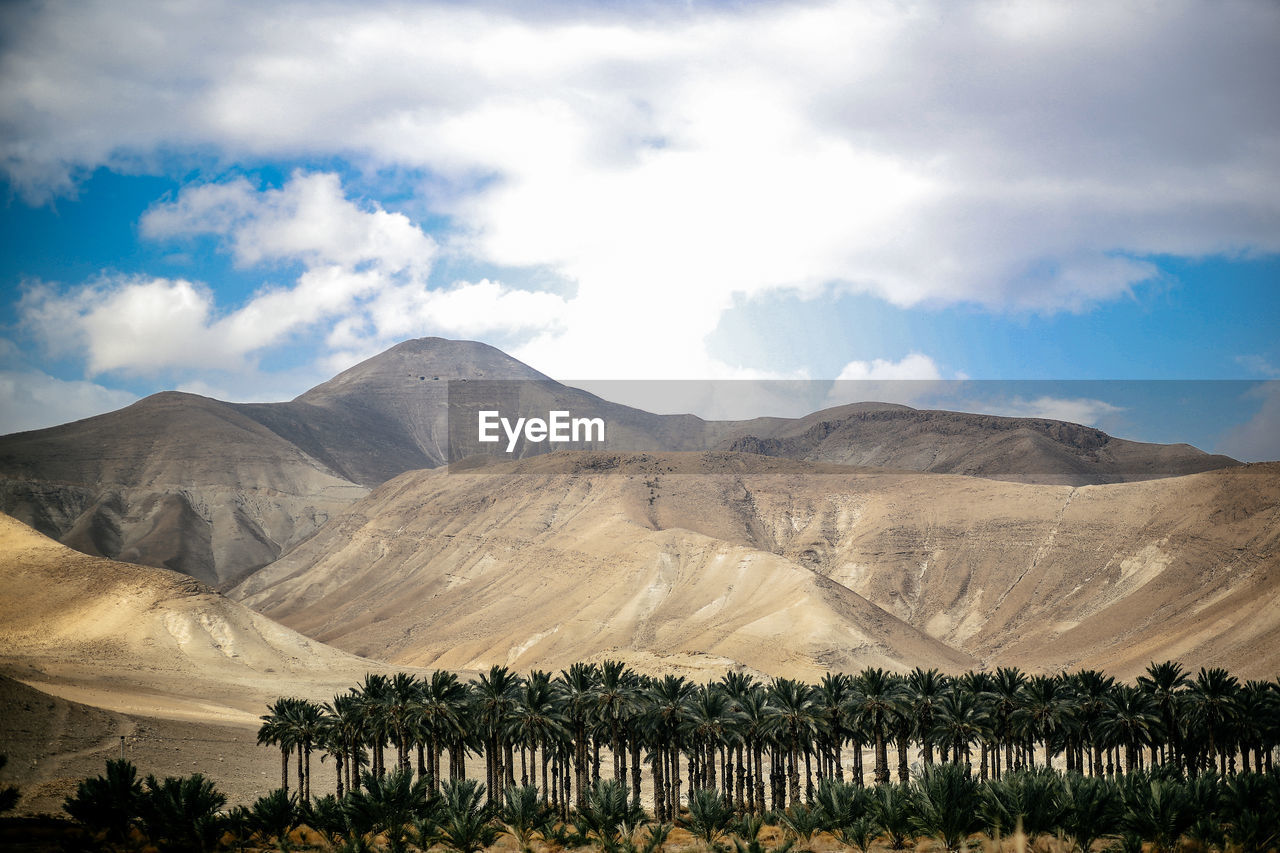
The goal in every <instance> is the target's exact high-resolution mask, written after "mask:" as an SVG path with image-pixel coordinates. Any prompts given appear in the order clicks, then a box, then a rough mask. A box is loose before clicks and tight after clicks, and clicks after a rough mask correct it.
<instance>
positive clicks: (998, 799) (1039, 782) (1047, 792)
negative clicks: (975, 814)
mask: <svg viewBox="0 0 1280 853" xmlns="http://www.w3.org/2000/svg"><path fill="white" fill-rule="evenodd" d="M1064 808H1065V806H1064V794H1063V791H1062V777H1061V776H1059V775H1058V774H1057V773H1056V772H1055V771H1053V770H1050V769H1049V768H1047V767H1046V768H1041V769H1039V770H1022V771H1018V772H1016V773H1010V774H1008V775H1006V776H1005V777H1004V778H1003V779H1001V780H999V781H993V782H988V783H987V784H986V785H984V786H983V788H982V807H981V812H982V818H983V821H984V822H985V823H986V825H987V828H988V832H990V834H991V836H992V837H993V838H995V839H997V840H999V838H1000V837H1001V836H1002V835H1005V834H1009V833H1012V832H1014V831H1015V830H1017V829H1019V828H1020V829H1021V830H1022V832H1023V833H1024V834H1025V835H1026V837H1027V841H1028V842H1029V843H1030V844H1031V845H1032V846H1034V845H1035V842H1036V838H1038V837H1039V836H1040V835H1043V834H1045V833H1050V832H1055V831H1057V829H1058V828H1059V826H1060V825H1061V824H1062V818H1063V811H1064Z"/></svg>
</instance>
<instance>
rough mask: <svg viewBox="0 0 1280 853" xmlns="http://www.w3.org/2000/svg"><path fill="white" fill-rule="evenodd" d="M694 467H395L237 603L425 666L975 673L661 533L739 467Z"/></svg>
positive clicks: (777, 570) (852, 601) (824, 593)
mask: <svg viewBox="0 0 1280 853" xmlns="http://www.w3.org/2000/svg"><path fill="white" fill-rule="evenodd" d="M704 458H705V457H702V456H693V457H685V456H679V455H675V456H648V455H642V456H632V457H618V456H614V455H610V454H584V455H577V454H573V455H568V456H563V455H557V456H554V457H539V458H537V459H533V460H527V461H525V462H521V463H515V464H514V465H508V464H493V465H490V466H485V467H481V468H478V469H475V470H471V471H467V472H457V473H448V472H447V471H445V470H436V471H424V472H413V473H410V474H405V475H403V476H401V477H398V478H396V479H395V480H393V481H391V482H390V483H388V484H386V485H385V486H383V487H381V488H380V489H378V490H376V491H375V493H374V494H373V495H372V496H371V497H370V498H369V499H368V500H366V501H363V502H361V503H360V504H358V505H357V506H356V507H355V508H353V510H352V511H351V512H350V513H348V514H346V515H344V516H342V517H341V518H339V519H336V520H335V521H334V522H331V523H330V524H329V525H328V526H326V527H325V528H324V529H323V530H322V531H321V532H320V533H319V534H317V536H316V537H315V538H313V539H312V540H310V541H308V542H307V543H306V544H305V545H304V546H302V547H300V548H298V549H296V550H295V551H294V552H292V553H291V554H290V555H288V556H287V557H286V558H284V559H282V560H280V561H278V562H276V563H274V564H272V565H271V566H269V567H267V568H266V569H264V570H262V571H260V572H258V573H256V574H254V575H253V576H252V577H250V578H249V579H248V580H247V581H246V582H245V583H244V584H242V585H241V586H239V587H237V588H236V589H235V590H233V591H232V593H231V594H232V595H233V596H235V597H239V598H242V599H243V600H244V601H245V603H246V604H249V605H251V606H253V607H255V608H257V609H259V610H261V611H262V612H264V613H266V614H268V615H270V616H272V618H279V619H283V620H285V621H286V622H287V623H288V624H289V625H291V626H292V627H294V628H297V629H298V630H300V631H302V632H303V633H306V634H308V635H309V636H314V637H316V638H317V639H320V640H323V641H324V642H327V643H331V644H333V645H336V646H338V647H340V648H346V649H349V650H354V651H357V652H358V653H366V654H372V655H376V656H377V657H379V658H382V659H386V660H389V661H392V662H395V663H405V664H413V665H418V666H444V667H451V668H475V667H477V666H481V665H486V664H488V663H504V664H509V665H512V666H514V667H516V668H518V669H522V670H523V669H528V668H530V667H535V666H536V667H543V668H554V667H560V666H566V665H568V664H569V663H571V662H573V661H575V660H582V659H599V658H602V657H626V658H627V659H628V660H630V661H631V662H632V663H633V664H634V665H635V666H636V667H637V668H638V669H641V670H645V671H652V672H658V671H664V672H665V671H673V670H674V671H684V672H688V673H690V674H695V675H699V676H702V675H704V674H710V673H716V672H723V671H724V670H726V669H728V668H731V667H736V666H746V667H748V668H750V669H753V670H756V671H760V672H766V673H783V672H785V673H787V674H789V675H792V676H798V677H815V676H817V675H818V674H820V673H821V672H823V671H825V670H827V669H849V668H853V667H857V666H861V665H865V664H874V665H878V666H892V667H902V666H910V665H912V664H913V663H914V662H915V661H917V660H932V661H935V662H936V663H938V664H939V665H942V666H944V667H946V668H947V669H952V670H954V669H962V668H964V667H966V666H968V665H970V664H971V663H972V660H971V659H970V658H969V657H968V656H967V655H966V654H964V653H961V652H956V651H953V650H951V649H949V648H947V647H946V646H945V645H943V644H941V643H939V642H937V641H935V640H932V639H930V638H929V637H927V636H925V635H924V634H923V633H921V632H920V631H918V630H916V629H914V628H912V627H910V626H909V625H907V624H905V623H903V622H902V621H900V620H899V619H897V618H895V617H893V616H892V615H890V614H888V613H886V612H885V611H884V610H882V609H880V608H878V607H876V606H874V605H872V604H870V603H869V602H868V601H866V600H865V599H864V598H862V597H861V596H859V595H857V594H856V593H854V592H852V591H850V590H849V589H847V588H846V587H843V586H841V585H839V584H836V583H832V582H831V581H829V580H828V579H826V578H824V577H823V576H821V575H820V574H817V573H815V572H813V571H811V570H810V569H809V568H807V567H805V566H803V565H801V564H798V563H796V562H795V561H793V560H790V559H788V558H786V557H785V556H782V555H780V554H777V553H772V552H770V551H767V550H762V549H760V548H757V547H754V546H752V545H751V544H750V543H749V542H747V541H746V540H745V539H743V538H742V537H734V536H731V535H726V534H727V531H719V530H716V529H706V530H694V529H689V528H687V527H685V528H681V527H677V526H673V525H668V524H665V523H662V522H661V521H660V519H661V516H662V513H663V512H665V507H666V503H667V502H668V501H669V500H670V499H671V498H672V497H673V496H674V494H676V493H680V494H684V493H685V487H684V486H683V485H682V482H683V481H685V480H689V481H691V482H697V483H701V484H717V485H720V486H723V487H724V488H726V489H730V490H732V489H733V488H735V484H737V483H738V478H737V477H735V475H733V474H732V473H717V474H713V475H710V476H706V475H698V474H692V473H684V472H681V473H675V467H676V466H684V465H690V464H696V463H697V462H698V461H699V460H702V459H704ZM724 458H725V460H726V464H728V465H733V464H737V463H741V464H743V465H745V466H746V467H748V468H763V469H768V468H777V467H780V466H781V467H793V466H794V465H795V463H790V462H787V461H779V460H770V459H765V458H763V457H755V456H748V455H746V454H740V455H738V456H736V457H724ZM808 467H813V466H808ZM828 470H831V471H835V470H839V469H838V468H830V469H828ZM673 490H674V492H673ZM745 494H746V493H745V492H743V493H741V494H738V495H737V496H736V497H735V496H734V495H732V494H730V495H723V494H718V495H717V498H716V499H717V500H724V499H727V500H745V499H747V498H746V496H745ZM651 495H652V496H654V501H653V502H652V503H651V502H650V500H649V498H650V496H651Z"/></svg>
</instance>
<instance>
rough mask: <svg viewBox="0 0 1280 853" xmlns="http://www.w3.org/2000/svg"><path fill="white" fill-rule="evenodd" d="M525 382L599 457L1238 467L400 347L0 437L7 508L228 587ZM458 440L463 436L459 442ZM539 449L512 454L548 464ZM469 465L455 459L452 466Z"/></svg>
mask: <svg viewBox="0 0 1280 853" xmlns="http://www.w3.org/2000/svg"><path fill="white" fill-rule="evenodd" d="M464 379H465V380H469V381H472V382H476V383H483V382H487V381H492V380H518V381H520V382H521V383H522V385H521V392H520V395H521V399H520V401H519V408H520V411H521V412H522V413H542V414H545V412H546V411H548V410H549V409H550V408H556V407H558V408H569V409H571V410H573V411H574V412H575V414H582V415H599V416H602V417H604V418H606V420H607V421H608V423H609V432H608V440H607V442H606V444H605V448H604V449H615V450H626V451H696V450H708V449H723V450H734V451H748V452H752V453H757V454H765V455H770V456H779V457H787V458H793V459H801V460H808V461H823V462H838V463H842V464H854V465H867V466H876V467H881V468H889V469H905V470H916V471H931V472H940V473H959V474H970V475H976V476H981V477H989V478H997V479H1003V480H1009V481H1014V482H1031V483H1060V484H1068V485H1086V484H1097V483H1111V482H1122V481H1133V480H1145V479H1151V478H1157V477H1168V476H1176V475H1181V474H1187V473H1193V472H1196V471H1203V470H1211V469H1218V468H1224V467H1229V466H1233V465H1238V464H1239V463H1237V462H1236V461H1235V460H1232V459H1229V458H1226V457H1222V456H1213V455H1209V454H1205V453H1203V452H1201V451H1199V450H1197V449H1195V448H1193V447H1189V446H1186V445H1150V444H1140V443H1136V442H1129V441H1125V440H1122V439H1117V438H1113V437H1111V436H1108V435H1106V434H1105V433H1102V432H1100V431H1098V430H1096V429H1091V428H1088V427H1082V426H1078V425H1075V424H1065V423H1062V422H1059V421H1047V420H1037V419H1025V418H999V417H993V416H986V415H969V414H961V413H954V412H931V411H918V410H915V409H911V408H908V407H905V406H895V405H889V404H883V403H863V404H854V405H851V406H842V407H838V408H835V409H828V410H824V411H821V412H816V413H814V414H811V415H808V416H806V417H804V418H799V419H787V418H757V419H754V420H748V421H705V420H702V419H701V418H698V417H695V416H693V415H656V414H652V413H649V412H645V411H642V410H640V409H635V408H631V407H628V406H622V405H618V404H615V403H611V402H608V401H605V400H602V399H600V398H599V397H596V396H594V395H591V394H588V393H586V392H584V391H581V390H578V389H575V388H571V387H568V386H565V385H562V384H560V383H557V382H554V381H552V380H551V379H549V378H547V377H546V376H544V375H542V374H541V373H538V372H537V371H536V370H534V369H533V368H531V367H529V366H527V365H524V364H522V363H520V362H519V361H517V360H515V359H513V358H511V357H509V356H507V355H505V354H504V353H502V352H501V351H499V350H497V349H494V348H493V347H490V346H487V345H485V344H481V343H476V342H472V341H447V340H442V339H440V338H424V339H420V340H412V341H406V342H404V343H401V344H398V345H397V346H395V347H392V348H391V349H390V350H388V351H387V352H385V353H382V354H381V355H378V356H375V357H374V358H371V359H369V360H367V361H365V362H362V363H361V364H358V365H356V366H354V367H352V368H351V369H349V370H347V371H344V372H343V373H341V374H339V375H338V376H336V377H334V378H333V379H331V380H330V381H328V382H325V383H323V384H322V385H319V386H317V387H315V388H313V389H311V390H310V391H308V392H306V393H305V394H302V395H301V396H299V397H298V398H296V399H295V400H292V401H290V402H286V403H255V404H233V403H225V402H221V401H218V400H212V399H208V398H205V397H199V396H196V395H192V394H183V393H177V392H167V393H162V394H157V395H154V396H152V397H148V398H146V399H144V400H141V401H139V402H138V403H135V404H134V405H132V406H129V407H127V408H125V409H122V410H120V411H117V412H112V413H110V414H106V415H101V416H98V417H94V418H88V419H86V420H83V421H77V422H75V423H71V424H65V425H62V426H58V427H53V428H50V429H43V430H35V431H32V432H25V433H17V434H14V435H9V436H4V437H0V511H3V512H6V513H8V514H10V515H12V516H14V517H15V518H18V519H19V520H21V521H23V522H26V523H27V524H30V525H31V526H33V527H35V528H36V529H37V530H39V531H41V532H42V533H45V534H47V535H49V536H51V537H53V538H55V539H58V540H59V541H61V542H63V543H65V544H67V545H69V546H71V547H72V548H75V549H77V550H79V551H82V552H84V553H87V554H94V555H99V556H105V557H110V558H113V559H119V560H125V561H129V562H135V563H142V564H145V565H151V566H161V567H165V568H171V569H174V570H177V571H180V572H183V573H185V574H189V575H191V576H193V577H196V578H199V579H200V580H203V581H205V582H207V583H210V584H214V585H224V586H229V585H230V584H232V583H234V582H235V581H236V580H238V579H241V578H243V577H245V576H246V575H248V574H249V573H251V572H253V571H254V570H256V569H258V568H260V567H262V566H265V565H267V564H268V563H270V562H272V561H273V560H275V559H276V558H278V557H280V556H281V555H282V554H284V553H286V552H288V551H289V549H290V548H292V547H294V546H295V545H297V544H298V543H300V542H302V541H304V540H305V539H307V538H308V537H309V536H311V535H312V534H313V533H315V532H316V530H318V529H319V528H320V526H321V525H323V524H324V523H325V522H326V521H327V520H328V519H329V518H330V517H331V516H333V515H334V514H336V513H338V512H340V511H341V510H343V509H345V508H346V507H348V506H350V505H351V504H352V503H353V502H354V501H356V500H358V499H360V498H361V497H363V496H364V495H365V494H367V493H368V490H369V489H370V488H372V487H375V486H377V485H379V484H381V483H383V482H386V481H387V480H389V479H391V478H392V477H395V476H397V475H399V474H402V473H404V472H405V471H410V470H417V469H424V468H434V467H437V466H440V465H442V464H444V463H446V462H448V461H449V459H450V456H449V439H450V436H449V434H448V427H449V421H448V391H447V386H448V384H449V380H464ZM455 439H456V436H455ZM547 449H549V448H548V445H545V444H543V445H529V446H527V447H525V448H523V449H522V450H521V451H519V452H518V453H517V455H523V454H526V453H538V452H544V451H546V450H547ZM460 455H462V454H459V453H457V452H456V446H455V456H454V458H455V459H456V458H458V457H459V456H460Z"/></svg>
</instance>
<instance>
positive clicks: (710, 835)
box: [687, 788, 733, 850]
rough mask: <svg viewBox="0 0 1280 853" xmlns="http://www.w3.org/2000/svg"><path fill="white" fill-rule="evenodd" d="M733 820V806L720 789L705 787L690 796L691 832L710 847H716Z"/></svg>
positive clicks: (689, 826)
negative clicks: (721, 794) (721, 793)
mask: <svg viewBox="0 0 1280 853" xmlns="http://www.w3.org/2000/svg"><path fill="white" fill-rule="evenodd" d="M732 822H733V807H732V806H730V805H729V804H728V803H727V802H725V799H724V797H722V796H720V792H719V791H716V790H714V789H710V788H705V789H702V790H698V791H694V792H693V794H692V796H690V797H689V820H688V823H687V826H688V829H689V832H691V833H693V835H695V836H696V837H698V838H701V839H702V840H703V841H704V842H706V845H707V847H708V849H712V850H714V849H715V846H716V842H717V841H718V840H719V839H720V836H722V835H724V833H725V831H726V830H728V828H729V824H730V823H732Z"/></svg>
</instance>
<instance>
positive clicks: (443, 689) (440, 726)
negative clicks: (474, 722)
mask: <svg viewBox="0 0 1280 853" xmlns="http://www.w3.org/2000/svg"><path fill="white" fill-rule="evenodd" d="M468 698H469V692H468V690H467V686H466V685H465V684H463V683H462V682H461V681H459V680H458V676H456V675H454V674H453V673H452V672H447V671H445V670H442V669H438V670H436V671H435V672H433V673H431V680H430V681H428V682H427V683H426V684H425V685H424V686H423V689H422V698H421V701H420V702H419V705H418V708H417V719H416V722H417V724H418V726H419V727H420V728H421V730H422V732H423V734H424V735H425V736H426V738H427V741H428V751H429V757H428V763H429V765H430V766H428V768H427V775H428V776H430V777H431V784H432V787H433V789H438V787H439V784H440V782H441V781H442V780H443V779H444V775H443V774H442V773H441V770H440V757H441V755H442V754H443V753H444V750H445V749H448V750H449V757H450V762H449V763H450V768H449V778H451V779H452V778H457V776H458V774H457V772H456V771H457V769H458V765H459V764H461V759H462V753H463V751H464V750H465V749H466V747H465V746H464V744H463V742H464V741H465V740H466V719H465V718H466V712H467V701H468Z"/></svg>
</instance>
